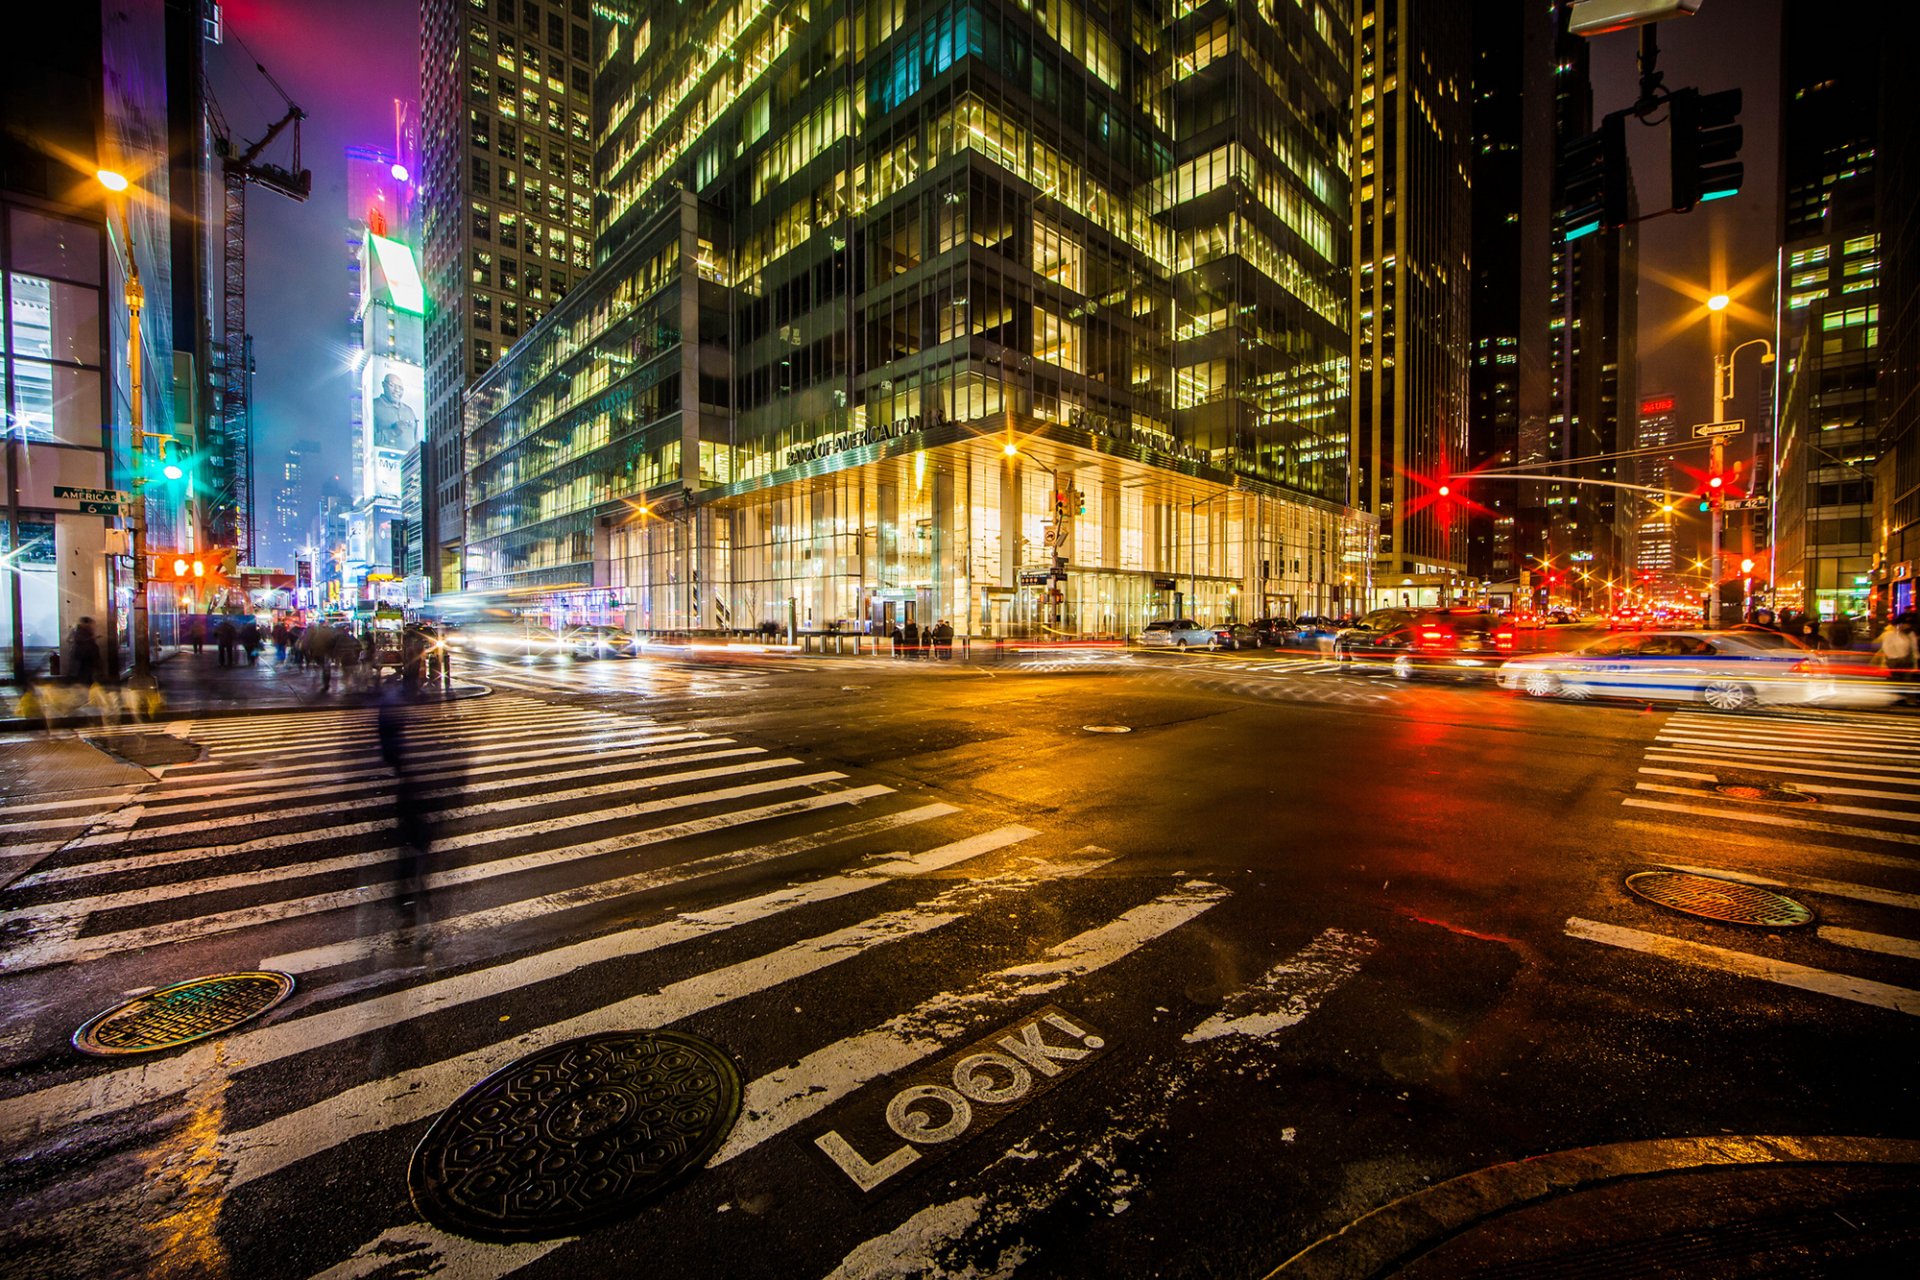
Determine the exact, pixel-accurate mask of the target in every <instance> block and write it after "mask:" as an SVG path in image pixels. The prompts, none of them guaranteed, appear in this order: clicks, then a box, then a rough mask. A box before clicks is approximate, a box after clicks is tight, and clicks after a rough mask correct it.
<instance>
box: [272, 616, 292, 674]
mask: <svg viewBox="0 0 1920 1280" xmlns="http://www.w3.org/2000/svg"><path fill="white" fill-rule="evenodd" d="M288 638H289V633H288V631H287V620H286V619H285V618H275V619H274V620H273V661H274V665H276V666H285V665H286V661H287V640H288Z"/></svg>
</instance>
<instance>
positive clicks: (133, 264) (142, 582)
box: [94, 169, 178, 689]
mask: <svg viewBox="0 0 1920 1280" xmlns="http://www.w3.org/2000/svg"><path fill="white" fill-rule="evenodd" d="M94 178H95V180H96V181H98V182H99V184H100V185H101V186H102V187H104V188H105V189H106V190H107V191H109V192H111V193H112V194H113V195H114V196H116V197H122V196H125V194H126V193H127V192H128V191H129V190H130V189H131V188H132V186H133V184H132V183H131V182H129V181H128V180H127V177H126V175H125V174H123V173H120V172H118V171H117V170H113V169H98V170H95V172H94ZM114 203H116V204H118V205H119V206H120V208H119V212H120V227H121V235H120V239H121V242H122V244H123V245H124V246H125V250H126V255H127V263H126V282H127V284H126V299H127V390H128V396H127V408H128V426H129V427H130V429H131V436H132V445H133V454H134V458H135V459H136V461H135V463H134V477H133V512H132V516H131V520H130V523H131V524H132V526H133V527H132V535H131V538H130V542H131V549H132V551H133V678H132V679H131V680H129V681H128V684H129V686H130V687H132V688H135V689H152V688H155V687H157V686H156V685H155V682H154V679H153V652H152V637H151V636H149V635H148V633H147V626H148V623H147V501H146V495H145V494H143V493H141V492H140V486H141V484H142V483H143V482H144V479H145V477H143V476H142V475H140V463H139V462H138V461H137V460H138V459H140V458H143V457H145V456H146V451H147V433H146V431H145V426H146V419H145V416H144V413H143V404H142V400H141V392H142V389H143V388H142V384H141V377H140V309H141V307H142V306H143V305H145V303H146V291H145V290H144V289H143V288H141V285H140V263H139V261H138V260H137V259H136V258H135V257H134V253H133V220H132V219H131V218H130V217H129V216H128V213H127V207H126V203H125V201H124V200H122V199H116V200H115V202H114ZM169 438H170V437H169ZM163 448H164V446H163ZM174 470H178V468H174ZM168 478H169V479H172V478H173V477H172V476H171V475H169V477H168Z"/></svg>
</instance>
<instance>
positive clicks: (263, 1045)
mask: <svg viewBox="0 0 1920 1280" xmlns="http://www.w3.org/2000/svg"><path fill="white" fill-rule="evenodd" d="M1034 834H1035V833H1034V832H1033V831H1031V830H1029V829H1028V828H1026V827H1019V826H1008V827H1001V828H998V829H997V830H994V831H988V832H983V833H981V834H978V835H973V836H969V837H967V838H966V839H963V840H956V841H953V842H951V843H948V844H944V845H941V846H939V847H937V848H934V849H929V850H927V851H926V852H924V853H918V854H908V855H905V856H902V857H898V858H895V859H894V860H892V861H891V862H888V863H886V864H884V865H882V866H880V867H874V868H871V869H869V870H868V871H867V872H866V873H864V874H861V875H848V874H841V875H833V876H823V877H821V878H819V879H817V880H814V881H810V882H806V883H803V884H800V885H796V886H793V887H791V888H787V889H780V890H776V891H774V892H772V893H765V894H760V895H758V896H756V897H752V898H744V899H740V900H737V901H734V902H731V903H726V904H724V905H721V906H718V907H713V908H710V909H708V910H705V911H699V912H690V913H688V914H686V915H681V916H676V917H674V918H672V919H669V920H666V921H663V922H661V923H659V924H653V925H646V926H642V927H640V928H636V929H627V930H623V931H621V932H618V933H612V934H607V935H604V936H602V937H599V938H592V939H588V940H587V941H585V942H578V943H574V944H571V945H569V946H563V947H557V948H554V949H552V950H549V951H543V952H538V953H536V954H534V955H530V956H523V957H520V958H518V959H515V960H509V961H507V962H505V963H502V964H497V965H493V966H491V967H488V968H484V969H478V970H474V971H470V972H467V973H461V974H456V975H454V976H452V977H447V978H440V979H436V980H434V981H431V982H426V983H423V984H421V985H419V986H417V987H409V988H406V989H404V990H400V991H394V992H389V993H387V994H385V995H380V996H375V997H373V998H371V999H367V1000H362V1001H358V1002H356V1003H353V1004H349V1005H345V1006H340V1007H336V1008H330V1009H326V1010H323V1011H321V1012H319V1013H315V1014H311V1015H308V1016H307V1017H304V1018H294V1019H290V1020H288V1021H286V1022H283V1023H278V1024H275V1025H271V1026H266V1027H261V1028H258V1029H256V1030H252V1031H241V1032H237V1033H235V1034H233V1035H230V1036H227V1037H225V1038H224V1039H223V1040H221V1041H220V1042H219V1043H216V1044H203V1045H196V1046H193V1047H191V1048H189V1049H187V1050H186V1051H185V1052H184V1053H181V1054H177V1055H175V1056H173V1057H170V1058H161V1059H156V1060H154V1061H153V1062H151V1063H148V1064H144V1065H141V1066H138V1067H125V1068H122V1069H120V1070H118V1071H111V1072H107V1073H105V1074H103V1075H98V1076H93V1077H90V1078H88V1079H85V1080H79V1081H74V1082H72V1083H69V1084H60V1085H53V1086H50V1087H49V1088H46V1089H41V1090H38V1091H36V1092H34V1093H29V1094H23V1095H21V1096H19V1097H15V1098H8V1099H6V1100H4V1101H0V1137H4V1138H5V1140H6V1141H7V1142H9V1143H14V1142H17V1141H20V1140H23V1139H26V1138H30V1137H33V1136H35V1135H37V1134H40V1133H44V1132H49V1131H52V1130H55V1129H58V1128H59V1127H61V1126H63V1125H66V1124H71V1123H74V1122H76V1121H78V1120H83V1119H85V1120H93V1119H99V1118H101V1117H103V1116H109V1115H113V1114H115V1113H118V1112H121V1111H125V1110H127V1109H128V1108H131V1107H137V1106H143V1105H146V1104H148V1103H152V1102H157V1101H160V1100H162V1099H165V1098H168V1097H171V1096H173V1095H175V1094H177V1093H182V1092H184V1091H186V1090H187V1089H189V1088H191V1087H192V1086H193V1085H194V1084H195V1083H197V1082H199V1081H200V1080H203V1079H205V1078H206V1077H207V1076H208V1075H209V1074H210V1073H222V1072H238V1071H243V1070H247V1069H249V1068H253V1067H260V1066H264V1065H266V1064H268V1063H271V1062H278V1061H279V1060H281V1059H282V1058H287V1057H291V1056H292V1055H294V1054H297V1053H305V1052H308V1051H309V1050H312V1049H317V1048H321V1047H323V1046H326V1045H332V1044H338V1043H340V1042H342V1041H345V1040H350V1039H352V1038H354V1037H356V1036H361V1035H366V1034H369V1033H372V1032H377V1031H381V1030H384V1029H386V1028H389V1027H394V1026H398V1025H401V1024H403V1023H406V1022H409V1021H411V1020H413V1019H415V1018H421V1017H425V1016H427V1015H429V1014H432V1013H436V1012H439V1011H441V1010H444V1009H450V1008H454V1007H457V1006H459V1005H462V1004H467V1003H469V1002H471V1001H475V1000H482V999H485V998H487V997H488V996H491V995H495V994H498V993H500V992H504V991H510V990H514V989H517V988H521V987H526V986H531V985H532V984H534V983H537V982H544V981H547V980H549V979H552V978H556V977H565V976H566V975H567V974H569V973H573V972H577V971H578V970H580V969H582V968H584V967H586V966H588V965H592V964H599V963H601V962H603V961H607V960H615V959H619V958H620V957H622V956H627V955H637V954H639V953H641V952H645V951H653V950H658V949H660V948H662V947H667V946H671V945H673V944H674V943H677V942H684V941H687V940H689V939H692V938H697V937H703V936H707V935H710V934H714V933H718V932H721V931H724V930H726V929H731V928H734V927H737V926H740V925H744V924H751V923H754V922H756V921H759V920H764V919H769V918H771V917H773V916H775V915H778V914H780V913H782V912H786V911H791V910H794V909H796V908H799V907H802V906H808V905H811V904H813V903H816V902H825V901H828V900H830V899H833V898H839V897H845V896H847V895H848V894H852V893H859V892H863V891H865V890H867V889H872V888H875V887H877V886H878V885H880V884H883V883H885V882H886V881H887V880H890V879H903V878H906V877H910V876H920V875H928V874H931V873H933V872H937V871H942V870H945V869H947V868H949V867H952V866H956V865H958V864H959V863H962V862H965V861H968V860H969V859H972V858H978V857H982V856H984V855H986V854H989V853H992V852H995V851H996V850H999V849H1004V848H1006V847H1008V846H1010V845H1013V844H1017V843H1019V842H1021V841H1023V840H1027V839H1029V838H1031V837H1032V836H1033V835H1034ZM1036 874H1037V872H1036ZM736 967H738V966H736ZM530 1034H537V1033H530ZM523 1038H524V1037H523ZM462 1087H463V1088H464V1085H463V1086H462Z"/></svg>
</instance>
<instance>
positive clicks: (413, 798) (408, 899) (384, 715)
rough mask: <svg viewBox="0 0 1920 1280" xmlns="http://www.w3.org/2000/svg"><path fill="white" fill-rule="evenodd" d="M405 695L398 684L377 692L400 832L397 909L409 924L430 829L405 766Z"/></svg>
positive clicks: (421, 900)
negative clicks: (398, 906)
mask: <svg viewBox="0 0 1920 1280" xmlns="http://www.w3.org/2000/svg"><path fill="white" fill-rule="evenodd" d="M408 714H409V708H408V703H407V696H406V694H405V692H404V691H402V690H401V689H400V688H399V687H398V686H397V685H389V686H388V687H387V688H386V690H385V691H384V692H383V693H382V694H381V695H380V713H379V726H380V758H381V760H383V761H384V762H385V763H386V766H387V768H389V769H391V770H392V771H393V778H394V791H393V825H394V827H395V828H396V829H397V830H398V831H399V833H400V848H399V850H398V853H399V858H398V860H397V870H398V872H399V874H398V876H397V877H396V879H397V880H398V882H399V890H400V895H399V897H400V910H401V913H402V914H403V915H405V916H406V918H407V921H408V923H409V924H416V923H418V922H419V920H420V918H421V916H422V914H423V913H424V910H425V907H426V896H427V895H426V889H427V885H426V875H425V870H426V868H425V856H426V853H427V846H428V844H429V842H430V841H431V839H432V832H431V830H430V829H429V826H428V823H427V810H426V804H425V801H424V799H423V798H422V794H421V788H420V785H419V783H418V781H417V780H415V778H414V777H413V774H412V771H411V770H410V769H409V768H408V763H409V762H408V760H407V716H408Z"/></svg>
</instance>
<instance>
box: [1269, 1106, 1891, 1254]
mask: <svg viewBox="0 0 1920 1280" xmlns="http://www.w3.org/2000/svg"><path fill="white" fill-rule="evenodd" d="M1783 1164H1912V1165H1915V1166H1920V1140H1913V1139H1900V1138H1845V1137H1793V1136H1787V1135H1756V1136H1746V1137H1741V1136H1732V1137H1719V1138H1661V1139H1653V1140H1649V1141H1643V1142H1618V1143H1610V1144H1607V1145H1604V1146H1596V1147H1576V1148H1574V1149H1572V1150H1570V1151H1556V1152H1551V1153H1549V1154H1547V1155H1542V1156H1533V1157H1531V1158H1529V1159H1526V1160H1516V1161H1512V1162H1510V1163H1507V1164H1496V1165H1492V1166H1489V1167H1488V1168H1485V1169H1480V1170H1477V1171H1475V1172H1473V1173H1468V1174H1463V1175H1461V1176H1460V1177H1458V1178H1452V1179H1449V1180H1448V1181H1446V1182H1442V1183H1440V1184H1439V1185H1438V1186H1434V1187H1428V1188H1426V1189H1424V1190H1421V1191H1416V1192H1414V1193H1413V1194H1412V1195H1409V1196H1403V1197H1401V1198H1400V1199H1398V1200H1394V1201H1391V1202H1389V1203H1387V1204H1384V1205H1382V1206H1381V1207H1380V1208H1378V1209H1375V1210H1373V1211H1372V1212H1370V1213H1367V1214H1363V1215H1362V1216H1360V1217H1358V1218H1356V1219H1354V1220H1353V1221H1352V1222H1350V1223H1348V1224H1347V1225H1346V1226H1344V1227H1342V1228H1340V1230H1338V1231H1336V1232H1334V1233H1333V1234H1332V1235H1329V1236H1325V1237H1323V1238H1321V1239H1320V1240H1317V1241H1315V1242H1314V1243H1313V1244H1310V1245H1308V1246H1307V1247H1306V1248H1305V1249H1302V1250H1301V1251H1300V1252H1299V1253H1296V1254H1294V1255H1293V1257H1291V1258H1289V1259H1287V1260H1286V1261H1285V1262H1283V1263H1281V1264H1280V1265H1279V1266H1278V1267H1275V1268H1274V1269H1273V1270H1272V1271H1271V1272H1270V1273H1268V1280H1274V1278H1275V1277H1278V1278H1279V1280H1322V1278H1323V1277H1324V1278H1326V1280H1333V1278H1334V1277H1339V1278H1340V1280H1359V1278H1360V1277H1371V1276H1385V1275H1390V1274H1392V1273H1393V1272H1394V1271H1396V1270H1398V1269H1399V1268H1400V1267H1402V1266H1404V1265H1406V1264H1407V1263H1410V1262H1412V1261H1414V1260H1415V1259H1417V1258H1418V1257H1419V1256H1420V1255H1421V1254H1424V1253H1426V1252H1427V1251H1428V1250H1430V1249H1432V1248H1434V1247H1436V1246H1438V1245H1440V1244H1442V1243H1444V1242H1445V1241H1447V1240H1449V1239H1451V1238H1453V1237H1454V1236H1457V1235H1459V1234H1461V1233H1462V1232H1464V1231H1466V1230H1468V1229H1469V1228H1471V1227H1473V1226H1475V1225H1477V1224H1478V1223H1480V1222H1484V1221H1486V1220H1487V1219H1490V1218H1494V1217H1497V1216H1499V1215H1500V1214H1503V1213H1507V1212H1510V1211H1512V1210H1515V1209H1521V1208H1526V1207H1529V1206H1532V1205H1537V1204H1541V1203H1543V1202H1545V1201H1548V1200H1552V1199H1554V1198H1556V1197H1559V1196H1563V1195H1569V1194H1572V1193H1574V1192H1579V1191H1585V1190H1588V1189H1591V1188H1593V1187H1597V1186H1601V1185H1604V1184H1606V1183H1610V1182H1619V1181H1623V1180H1626V1179H1629V1178H1646V1177H1657V1176H1659V1175H1661V1174H1670V1173H1685V1172H1690V1171H1694V1170H1702V1169H1727V1168H1737V1167H1740V1166H1743V1165H1744V1166H1750V1167H1755V1168H1759V1167H1764V1166H1767V1165H1783Z"/></svg>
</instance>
